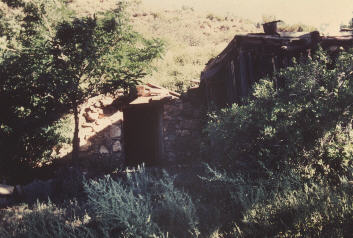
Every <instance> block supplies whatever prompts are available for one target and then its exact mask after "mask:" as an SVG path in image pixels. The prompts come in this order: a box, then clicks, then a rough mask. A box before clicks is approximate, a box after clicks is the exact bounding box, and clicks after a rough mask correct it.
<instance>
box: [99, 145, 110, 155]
mask: <svg viewBox="0 0 353 238" xmlns="http://www.w3.org/2000/svg"><path fill="white" fill-rule="evenodd" d="M99 153H100V154H109V150H108V149H107V147H105V146H104V145H101V146H100V147H99Z"/></svg>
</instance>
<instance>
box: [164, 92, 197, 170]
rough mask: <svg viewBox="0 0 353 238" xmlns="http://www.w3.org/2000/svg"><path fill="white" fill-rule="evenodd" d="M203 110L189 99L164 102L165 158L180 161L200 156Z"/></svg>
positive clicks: (168, 161) (173, 161)
mask: <svg viewBox="0 0 353 238" xmlns="http://www.w3.org/2000/svg"><path fill="white" fill-rule="evenodd" d="M201 128H202V127H201V110H200V109H199V108H198V107H196V106H193V105H192V103H191V102H190V101H188V100H182V99H177V100H174V101H171V102H168V103H165V104H164V112H163V136H164V160H165V161H166V163H170V164H173V163H178V162H184V161H185V160H190V159H193V158H194V157H197V156H198V153H199V150H200V139H201Z"/></svg>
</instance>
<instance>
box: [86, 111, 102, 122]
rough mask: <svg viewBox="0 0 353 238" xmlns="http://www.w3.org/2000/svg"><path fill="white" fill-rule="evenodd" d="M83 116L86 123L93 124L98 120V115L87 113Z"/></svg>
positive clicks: (96, 113)
mask: <svg viewBox="0 0 353 238" xmlns="http://www.w3.org/2000/svg"><path fill="white" fill-rule="evenodd" d="M83 116H84V117H85V118H86V121H87V122H94V121H96V120H97V119H98V117H99V113H98V112H91V111H88V112H86V113H85V114H84V115H83Z"/></svg>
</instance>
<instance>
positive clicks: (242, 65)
mask: <svg viewBox="0 0 353 238" xmlns="http://www.w3.org/2000/svg"><path fill="white" fill-rule="evenodd" d="M246 68H247V67H246V60H245V57H244V52H243V51H242V50H240V52H239V71H240V87H241V97H246V96H247V95H248V89H249V85H248V79H247V73H246V71H247V70H246Z"/></svg>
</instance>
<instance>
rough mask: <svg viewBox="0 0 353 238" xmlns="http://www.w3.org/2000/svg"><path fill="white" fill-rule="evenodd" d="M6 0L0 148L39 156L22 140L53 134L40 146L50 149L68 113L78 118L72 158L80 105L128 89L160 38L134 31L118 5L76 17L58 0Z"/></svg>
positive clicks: (22, 155) (15, 157)
mask: <svg viewBox="0 0 353 238" xmlns="http://www.w3.org/2000/svg"><path fill="white" fill-rule="evenodd" d="M3 2H5V3H6V2H8V1H5V0H3ZM3 2H1V3H2V5H0V6H1V7H3V6H5V7H6V9H5V11H3V12H2V14H1V15H0V16H1V17H0V27H1V28H3V29H5V30H4V31H3V32H2V33H1V35H0V38H1V39H3V42H1V51H0V53H1V60H0V70H1V75H2V78H1V80H0V96H1V98H2V99H3V100H1V103H2V104H4V105H3V106H4V108H5V113H4V114H3V116H2V117H1V118H0V123H1V138H0V146H1V147H3V148H6V147H7V146H10V147H11V148H12V149H11V151H12V152H14V150H13V149H14V146H12V145H13V144H17V145H18V148H19V149H18V150H17V149H16V150H15V153H14V154H13V155H11V151H10V150H9V151H8V153H6V156H7V157H8V158H11V160H14V161H19V160H21V161H23V160H28V161H33V162H34V161H36V159H38V158H37V157H38V156H40V154H41V153H38V154H29V153H28V152H29V151H28V147H26V146H24V144H23V140H27V141H28V143H27V144H31V143H34V144H37V143H35V142H38V141H39V140H38V141H37V139H38V138H36V137H33V135H40V136H39V137H41V138H43V140H45V139H49V137H47V135H46V134H48V132H50V133H51V138H52V139H53V141H52V142H51V143H49V144H48V145H47V146H45V147H46V148H45V149H43V151H50V149H49V148H50V147H52V146H53V144H55V143H54V141H55V138H54V137H55V136H57V135H55V133H54V132H53V131H54V129H55V128H54V127H55V123H56V121H57V120H58V119H59V118H60V117H61V116H62V115H63V114H64V113H67V112H68V111H71V112H73V113H74V115H75V132H74V139H73V158H74V159H77V157H78V154H77V153H78V146H79V141H78V124H79V121H78V106H79V104H80V103H82V102H84V101H85V100H86V99H88V98H90V97H93V96H95V95H98V94H100V93H114V92H115V91H116V90H117V89H118V88H124V89H126V91H128V89H129V87H131V86H133V85H135V84H136V83H137V82H138V79H139V78H141V77H142V76H144V75H145V74H146V73H148V72H149V70H150V62H151V61H152V60H153V59H154V58H156V57H158V56H159V55H160V54H161V52H162V43H161V41H159V40H155V39H152V40H147V39H144V38H143V37H142V36H141V35H139V34H138V33H136V32H134V31H132V29H131V27H129V26H128V24H127V21H126V19H127V18H126V16H125V15H124V7H125V5H124V4H122V3H120V4H119V5H118V7H117V9H115V10H114V11H111V12H108V13H104V14H99V15H96V16H94V17H82V18H77V17H73V16H74V14H73V13H72V12H71V11H69V9H67V7H66V5H65V4H64V3H63V2H62V1H59V0H35V1H31V2H28V1H17V2H18V3H17V4H15V6H13V5H9V4H4V3H3ZM8 9H9V10H11V11H6V10H8ZM18 12H19V13H18ZM12 13H13V14H14V15H11V14H12ZM9 18H10V21H9ZM16 25H17V26H18V25H19V26H20V27H19V28H18V27H17V28H16ZM44 132H45V133H44ZM9 138H12V140H13V142H12V143H8V141H9ZM56 139H58V138H56ZM48 149H49V150H48ZM32 150H33V151H35V147H33V148H32ZM16 151H22V152H21V153H19V154H17V153H16Z"/></svg>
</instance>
